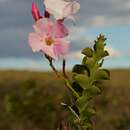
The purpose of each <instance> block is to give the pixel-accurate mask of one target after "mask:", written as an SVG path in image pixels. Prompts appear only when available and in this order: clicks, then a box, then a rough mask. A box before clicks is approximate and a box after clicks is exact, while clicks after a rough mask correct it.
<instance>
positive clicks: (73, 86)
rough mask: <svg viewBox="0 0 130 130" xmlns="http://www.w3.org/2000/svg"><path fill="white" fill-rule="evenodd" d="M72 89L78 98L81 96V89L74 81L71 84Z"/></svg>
mask: <svg viewBox="0 0 130 130" xmlns="http://www.w3.org/2000/svg"><path fill="white" fill-rule="evenodd" d="M72 88H73V89H74V90H75V91H76V92H77V93H78V94H79V96H81V95H82V92H83V88H82V87H81V86H80V85H79V84H78V83H77V82H75V81H74V82H73V83H72Z"/></svg>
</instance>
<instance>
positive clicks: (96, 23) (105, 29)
mask: <svg viewBox="0 0 130 130" xmlns="http://www.w3.org/2000/svg"><path fill="white" fill-rule="evenodd" d="M35 1H36V2H37V4H38V5H39V7H40V9H41V12H42V9H43V6H42V0H35ZM80 1H81V2H80V3H81V10H80V12H79V13H78V14H77V15H76V25H75V26H74V25H73V23H72V22H71V21H67V22H66V26H67V27H68V28H69V30H70V40H71V51H70V53H69V54H68V56H67V60H68V62H67V63H68V66H69V68H71V67H72V64H75V63H79V61H80V50H81V49H82V48H84V47H86V46H92V44H93V41H94V39H95V38H96V37H97V35H98V34H100V33H102V34H105V36H106V37H107V46H108V47H107V49H108V51H109V52H110V57H109V58H107V59H106V62H105V64H104V66H105V67H109V68H130V1H129V0H80ZM31 3H32V0H0V68H2V69H6V68H8V69H11V68H13V69H15V68H17V69H36V70H38V69H40V70H41V69H43V70H46V69H48V65H47V61H46V60H45V59H44V58H43V57H42V56H41V55H40V54H34V53H33V52H32V50H31V48H30V47H29V46H28V40H27V39H28V34H29V32H31V31H32V25H33V19H32V17H31ZM72 58H73V60H72ZM58 66H59V65H58ZM42 67H43V68H42Z"/></svg>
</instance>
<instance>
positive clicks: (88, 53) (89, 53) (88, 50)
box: [82, 47, 93, 57]
mask: <svg viewBox="0 0 130 130" xmlns="http://www.w3.org/2000/svg"><path fill="white" fill-rule="evenodd" d="M82 54H84V55H86V56H87V57H92V56H93V50H92V49H91V48H89V47H87V48H84V49H83V50H82Z"/></svg>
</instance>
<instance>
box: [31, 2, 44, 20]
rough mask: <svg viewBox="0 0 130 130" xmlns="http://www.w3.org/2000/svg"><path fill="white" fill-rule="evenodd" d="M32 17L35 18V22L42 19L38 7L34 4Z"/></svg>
mask: <svg viewBox="0 0 130 130" xmlns="http://www.w3.org/2000/svg"><path fill="white" fill-rule="evenodd" d="M32 16H33V18H34V20H35V21H37V20H39V19H40V18H42V17H41V15H40V12H39V9H38V7H37V5H36V4H35V3H34V2H33V3H32Z"/></svg>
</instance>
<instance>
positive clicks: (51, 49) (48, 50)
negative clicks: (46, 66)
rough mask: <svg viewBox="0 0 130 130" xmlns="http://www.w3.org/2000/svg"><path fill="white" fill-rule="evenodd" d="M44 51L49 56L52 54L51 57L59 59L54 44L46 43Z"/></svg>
mask: <svg viewBox="0 0 130 130" xmlns="http://www.w3.org/2000/svg"><path fill="white" fill-rule="evenodd" d="M42 51H43V52H44V53H45V54H47V55H48V56H50V57H51V58H53V59H55V60H57V59H58V57H57V56H56V54H55V52H54V45H51V46H47V45H44V46H43V48H42Z"/></svg>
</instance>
